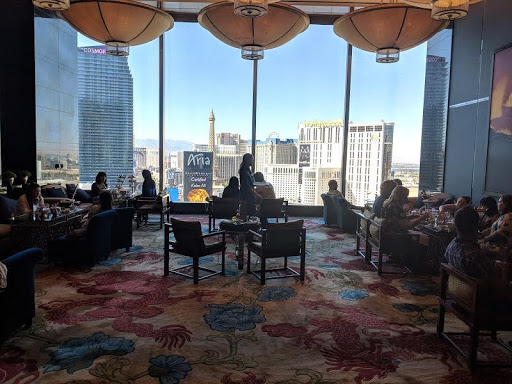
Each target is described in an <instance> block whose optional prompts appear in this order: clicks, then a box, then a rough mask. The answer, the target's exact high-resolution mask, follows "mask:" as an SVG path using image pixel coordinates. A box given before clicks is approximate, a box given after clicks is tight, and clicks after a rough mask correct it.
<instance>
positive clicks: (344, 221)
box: [320, 193, 357, 233]
mask: <svg viewBox="0 0 512 384" xmlns="http://www.w3.org/2000/svg"><path fill="white" fill-rule="evenodd" d="M320 196H321V197H322V200H323V202H324V212H323V214H324V220H325V224H326V225H328V226H331V225H336V226H338V227H340V228H341V230H342V231H343V232H349V233H354V232H355V231H356V228H357V215H356V214H355V213H354V212H353V211H352V209H351V205H350V204H349V203H348V201H347V200H345V198H343V197H340V196H336V197H334V198H332V197H330V196H329V195H327V194H325V193H322V194H321V195H320Z"/></svg>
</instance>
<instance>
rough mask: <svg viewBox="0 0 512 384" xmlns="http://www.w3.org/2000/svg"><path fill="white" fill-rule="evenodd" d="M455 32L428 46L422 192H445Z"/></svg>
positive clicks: (434, 39) (440, 37)
mask: <svg viewBox="0 0 512 384" xmlns="http://www.w3.org/2000/svg"><path fill="white" fill-rule="evenodd" d="M451 40H452V31H451V29H450V30H445V31H442V32H441V33H439V34H438V35H436V36H435V37H434V38H432V39H431V40H430V41H429V42H428V46H427V65H426V73H425V97H424V102H423V129H422V133H421V157H420V180H419V189H420V191H421V190H426V191H442V190H443V175H444V151H445V142H446V122H447V117H448V113H447V112H448V90H449V78H450V55H451Z"/></svg>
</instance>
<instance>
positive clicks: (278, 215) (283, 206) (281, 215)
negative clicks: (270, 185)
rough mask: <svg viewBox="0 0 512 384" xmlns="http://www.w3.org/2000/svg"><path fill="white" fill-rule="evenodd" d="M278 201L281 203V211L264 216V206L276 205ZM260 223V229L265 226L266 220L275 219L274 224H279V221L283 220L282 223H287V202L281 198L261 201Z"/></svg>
mask: <svg viewBox="0 0 512 384" xmlns="http://www.w3.org/2000/svg"><path fill="white" fill-rule="evenodd" d="M279 200H282V203H281V210H280V211H279V213H277V211H276V212H274V213H269V214H266V210H265V205H266V204H267V205H268V204H272V203H277V202H278V201H279ZM258 215H259V217H260V221H261V224H262V227H263V228H264V227H265V226H266V223H267V222H268V219H276V223H279V219H281V218H284V222H285V223H287V222H288V200H284V199H283V198H279V199H263V200H262V201H261V202H260V204H259V213H258Z"/></svg>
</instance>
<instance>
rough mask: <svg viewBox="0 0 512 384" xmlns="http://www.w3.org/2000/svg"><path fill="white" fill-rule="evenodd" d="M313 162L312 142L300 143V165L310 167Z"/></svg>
mask: <svg viewBox="0 0 512 384" xmlns="http://www.w3.org/2000/svg"><path fill="white" fill-rule="evenodd" d="M310 164H311V144H300V145H299V167H309V165H310Z"/></svg>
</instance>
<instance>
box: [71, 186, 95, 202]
mask: <svg viewBox="0 0 512 384" xmlns="http://www.w3.org/2000/svg"><path fill="white" fill-rule="evenodd" d="M75 200H76V201H81V202H83V203H89V202H91V200H92V197H91V196H90V195H89V194H88V193H87V192H85V191H84V190H83V189H80V188H78V189H77V190H76V193H75Z"/></svg>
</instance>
